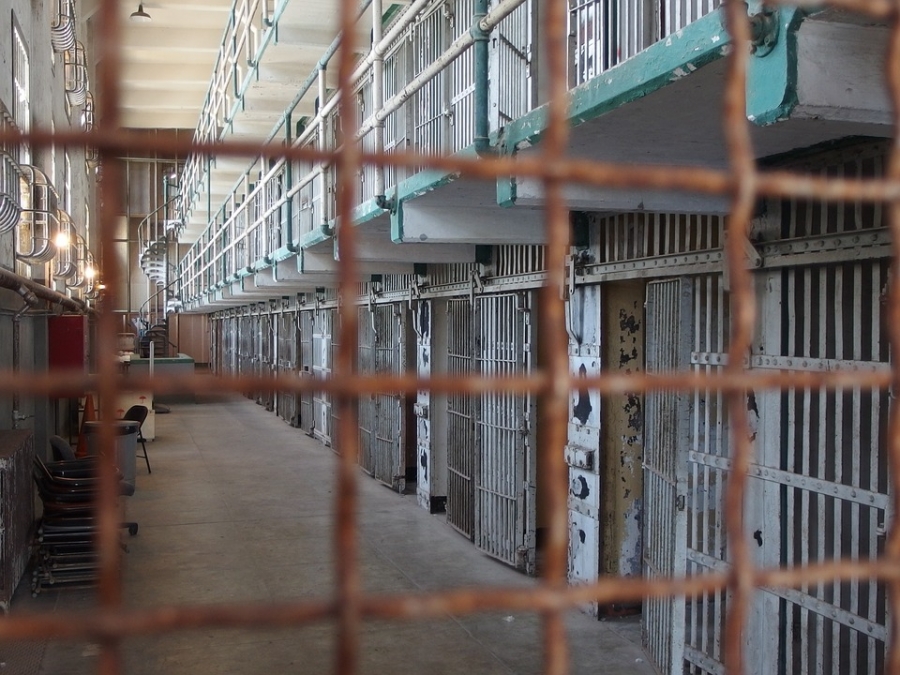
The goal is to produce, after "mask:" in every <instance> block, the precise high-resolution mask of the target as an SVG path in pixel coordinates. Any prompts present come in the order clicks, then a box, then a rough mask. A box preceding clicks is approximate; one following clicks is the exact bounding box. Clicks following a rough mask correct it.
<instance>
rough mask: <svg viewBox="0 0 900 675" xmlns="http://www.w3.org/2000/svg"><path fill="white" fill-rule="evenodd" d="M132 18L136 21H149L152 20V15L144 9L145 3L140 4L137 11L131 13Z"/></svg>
mask: <svg viewBox="0 0 900 675" xmlns="http://www.w3.org/2000/svg"><path fill="white" fill-rule="evenodd" d="M131 20H132V21H134V22H135V23H147V22H149V21H152V19H151V17H150V15H149V14H147V12H145V11H144V3H143V2H142V3H140V4H138V8H137V11H136V12H132V13H131Z"/></svg>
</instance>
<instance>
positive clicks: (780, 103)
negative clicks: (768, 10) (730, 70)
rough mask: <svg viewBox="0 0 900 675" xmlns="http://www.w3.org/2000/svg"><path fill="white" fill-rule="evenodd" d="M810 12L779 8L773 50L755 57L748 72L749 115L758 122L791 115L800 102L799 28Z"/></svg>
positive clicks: (754, 121) (779, 119)
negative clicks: (798, 86)
mask: <svg viewBox="0 0 900 675" xmlns="http://www.w3.org/2000/svg"><path fill="white" fill-rule="evenodd" d="M806 16H807V13H806V12H804V11H803V10H799V9H780V10H778V12H777V21H778V38H777V42H776V43H775V46H774V47H773V48H772V51H770V52H769V53H767V54H766V55H764V56H758V57H752V58H751V59H750V67H749V69H748V72H747V119H749V120H750V121H751V122H753V123H754V124H758V125H759V126H765V125H768V124H774V123H775V122H779V121H781V120H785V119H788V118H789V117H790V116H791V112H793V110H794V107H795V106H796V105H797V30H798V29H799V28H800V24H801V23H803V20H804V19H805V18H806Z"/></svg>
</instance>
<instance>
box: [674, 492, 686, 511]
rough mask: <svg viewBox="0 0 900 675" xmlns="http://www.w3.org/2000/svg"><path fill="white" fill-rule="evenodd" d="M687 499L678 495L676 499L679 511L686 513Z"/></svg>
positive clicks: (676, 506)
mask: <svg viewBox="0 0 900 675" xmlns="http://www.w3.org/2000/svg"><path fill="white" fill-rule="evenodd" d="M684 506H685V499H684V495H678V496H677V497H675V508H676V509H678V510H679V511H684Z"/></svg>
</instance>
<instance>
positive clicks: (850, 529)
mask: <svg viewBox="0 0 900 675" xmlns="http://www.w3.org/2000/svg"><path fill="white" fill-rule="evenodd" d="M888 275H889V261H887V260H877V259H875V260H867V261H864V262H857V261H853V262H847V263H841V264H831V265H819V266H805V267H789V268H785V269H784V270H776V271H772V272H768V273H766V278H765V283H764V284H762V286H763V287H764V288H765V291H764V295H763V298H762V300H761V313H762V316H761V322H762V323H763V325H764V326H765V327H766V330H765V331H764V332H763V335H762V346H761V349H760V352H759V353H756V354H754V355H753V356H752V358H751V367H754V368H767V369H778V370H781V371H796V372H802V371H809V370H814V371H821V370H828V371H841V370H846V371H849V372H865V371H869V372H872V371H883V372H886V373H887V372H890V352H889V344H888V337H887V331H886V330H885V322H886V318H885V317H884V316H883V311H884V306H883V304H882V294H883V292H884V291H885V289H886V288H887V283H888ZM757 399H758V410H759V416H760V423H759V438H758V439H757V444H758V445H759V446H761V448H760V449H759V450H758V451H757V458H758V459H757V461H758V464H757V465H756V466H754V467H751V472H750V473H751V476H752V477H753V479H752V480H751V487H752V489H753V490H754V492H753V496H754V497H755V499H754V500H753V503H755V504H760V505H761V506H760V507H758V508H757V509H755V510H753V511H751V512H750V513H749V514H748V521H749V522H748V531H750V532H751V536H752V537H753V538H754V539H755V542H756V543H755V545H754V546H753V548H754V549H756V551H757V554H758V555H759V558H760V561H759V562H760V564H762V565H766V566H778V565H783V566H800V565H811V564H812V565H814V564H816V563H821V562H826V561H829V560H835V559H845V560H872V559H874V558H876V557H877V556H879V555H882V554H883V552H884V551H883V549H884V544H885V534H884V533H885V530H886V528H887V527H888V526H889V522H888V521H889V515H888V514H889V513H890V510H891V505H890V496H889V488H888V485H889V480H888V440H887V439H888V415H889V408H890V405H891V401H890V393H889V392H888V391H886V390H877V389H863V388H859V387H847V388H837V389H833V390H826V389H810V388H794V389H788V390H784V391H781V392H760V393H759V394H758V396H757ZM757 595H758V596H759V597H758V599H757V605H756V607H755V614H754V616H756V617H759V618H758V620H757V630H756V633H757V636H758V638H757V639H758V640H759V642H760V643H761V644H762V645H763V648H764V652H765V654H766V655H767V659H766V660H765V661H764V662H763V663H762V664H761V665H760V667H759V668H758V669H757V670H756V672H757V673H760V674H761V673H763V672H773V673H779V675H780V674H782V673H783V674H785V675H786V674H788V673H791V674H793V673H797V674H799V675H808V674H811V673H841V674H842V675H845V674H846V675H863V674H864V673H882V672H885V666H886V664H885V656H886V654H885V651H886V643H887V640H888V622H889V616H888V601H887V597H886V592H885V588H884V586H883V585H882V584H881V583H879V582H878V581H876V580H875V579H870V578H860V579H853V580H849V581H844V582H840V583H834V582H832V583H818V584H803V585H802V586H800V587H798V588H796V589H763V592H761V593H759V594H757ZM775 617H777V621H776V620H775Z"/></svg>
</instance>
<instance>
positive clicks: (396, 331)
mask: <svg viewBox="0 0 900 675" xmlns="http://www.w3.org/2000/svg"><path fill="white" fill-rule="evenodd" d="M428 302H429V304H427V305H426V304H425V301H423V302H422V303H420V306H422V307H424V306H427V307H430V306H431V304H430V301H428ZM531 302H532V299H531V295H530V293H524V292H523V293H509V294H502V295H491V296H482V297H478V298H475V299H474V300H473V299H470V298H458V299H456V298H454V299H450V300H447V301H446V302H445V308H446V331H445V334H446V339H447V344H446V361H442V364H443V365H441V366H439V367H440V368H445V369H446V371H447V372H449V373H451V374H459V375H471V374H474V373H477V374H480V375H484V376H516V375H524V374H527V373H529V372H530V370H531V367H532V337H531V310H532V307H531ZM358 312H359V314H358V318H359V323H358V327H359V358H358V370H359V373H360V374H361V375H397V374H401V373H404V372H408V371H409V372H412V371H415V370H416V369H419V370H421V366H422V364H421V363H418V364H417V360H428V359H429V358H430V355H431V354H433V353H434V350H431V344H430V342H431V339H432V338H431V336H432V335H433V334H434V331H433V330H432V329H431V325H430V317H431V315H432V313H426V315H424V318H423V315H422V314H421V312H418V313H416V312H411V311H410V308H409V306H408V303H389V304H378V305H373V306H371V307H370V306H362V307H359V309H358ZM413 316H417V317H418V319H417V320H416V321H413V320H412V317H413ZM336 320H337V311H336V310H334V309H318V310H312V309H311V310H300V311H284V312H280V313H274V314H271V315H269V316H264V317H259V316H237V317H231V318H226V319H223V320H221V321H219V322H215V323H214V335H213V339H212V343H213V348H214V350H215V351H216V352H217V353H215V354H214V355H213V356H214V363H216V364H217V366H216V367H217V369H218V370H219V371H220V372H223V373H233V374H237V375H240V374H254V375H258V374H259V373H260V372H261V369H263V370H266V372H270V371H271V372H277V373H278V374H279V375H281V376H296V377H301V378H305V377H309V378H320V379H326V378H328V377H330V376H331V374H332V372H333V364H334V355H335V353H336V349H337V340H338V335H339V331H337V330H336ZM264 329H265V330H264ZM264 343H265V344H264ZM425 343H428V344H427V345H425ZM423 346H427V347H428V349H427V350H425V351H424V352H423V351H421V350H422V348H423ZM417 347H418V348H419V352H418V353H419V354H425V355H426V356H424V357H420V359H417V357H416V353H417V352H416V348H417ZM443 348H444V347H443V345H442V346H441V349H442V350H443ZM430 372H436V371H434V370H431V371H430ZM248 393H249V394H250V395H251V397H254V398H256V397H257V395H256V393H254V392H248ZM422 396H423V394H422V393H420V395H419V397H406V396H404V395H400V394H397V393H396V392H389V391H384V392H376V393H374V394H365V395H363V396H361V397H360V398H359V408H358V410H359V429H358V434H359V458H358V459H359V464H360V466H361V468H362V469H363V470H364V471H366V472H367V473H369V474H370V475H372V476H373V477H374V478H376V479H377V480H379V481H381V482H382V483H384V484H385V485H387V486H389V487H391V488H393V489H397V490H400V491H404V490H405V489H406V488H407V486H408V484H409V483H410V482H413V483H415V481H417V480H422V478H423V477H424V478H426V479H427V476H428V473H429V472H431V471H438V472H439V473H441V474H442V475H444V476H445V477H446V480H445V482H444V485H442V486H441V487H442V488H443V490H444V491H445V492H446V510H447V519H448V522H449V523H450V525H452V526H453V527H454V528H455V529H457V530H458V531H460V532H461V533H462V534H464V535H465V536H467V537H469V538H470V539H472V540H473V542H474V543H475V545H476V546H477V547H478V548H480V549H481V550H483V551H485V552H486V553H488V554H489V555H491V556H494V557H496V558H498V559H500V560H502V561H504V562H506V563H508V564H510V565H513V566H516V567H518V568H521V569H525V570H532V569H533V566H534V557H535V555H534V546H535V530H536V522H535V520H536V515H535V514H536V503H535V493H536V489H535V475H534V474H535V460H534V448H535V442H534V425H533V423H532V420H533V418H534V410H533V401H532V400H531V398H530V397H528V396H522V395H515V394H511V393H497V392H495V393H485V394H481V395H477V396H472V395H465V394H450V395H448V396H446V397H442V398H435V399H434V400H433V401H430V402H429V401H428V396H427V394H426V395H425V404H424V405H421V402H422ZM257 400H259V399H257ZM417 401H418V402H419V403H420V405H416V403H417ZM260 402H261V403H267V404H268V405H270V407H271V409H273V410H274V411H275V412H276V413H277V414H278V415H279V416H280V417H282V418H283V419H284V420H286V421H287V422H289V423H290V424H292V425H294V426H297V427H299V428H301V429H302V430H303V431H305V432H306V433H308V434H309V435H311V436H314V437H316V438H318V439H319V440H320V441H322V442H323V443H325V444H326V445H328V446H330V447H332V448H333V449H335V450H336V451H340V445H341V443H340V438H339V434H338V433H337V432H338V430H339V427H340V425H339V420H338V419H337V418H336V415H335V410H336V407H335V406H334V405H333V401H332V397H331V396H330V395H329V394H327V393H324V392H318V391H304V392H302V393H299V394H298V393H292V392H276V393H275V394H274V396H273V398H272V399H271V401H270V400H268V399H267V400H265V401H262V400H260ZM429 403H431V404H432V405H438V406H440V407H441V408H442V410H441V411H440V412H437V411H434V412H432V413H431V416H434V415H438V416H443V417H444V419H445V423H444V424H443V425H442V426H441V427H440V428H441V433H442V434H444V435H445V439H443V443H444V444H445V445H446V453H445V455H444V456H443V457H442V459H441V461H442V462H445V466H441V467H434V466H432V465H429V464H428V462H427V461H418V457H417V450H418V449H421V448H423V447H424V448H428V447H429V446H431V445H433V443H435V442H437V441H438V439H434V438H431V437H430V436H429V435H430V434H431V433H432V429H434V427H431V426H430V424H421V422H424V421H426V420H424V419H423V416H424V417H428V416H429V414H428V413H427V412H423V411H425V410H427V409H428V407H429ZM417 422H419V423H417Z"/></svg>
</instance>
